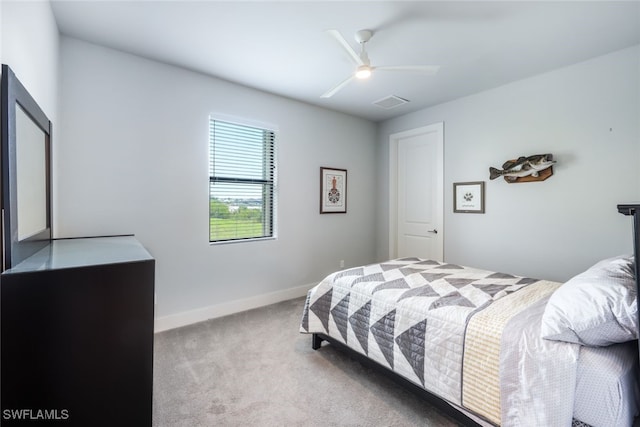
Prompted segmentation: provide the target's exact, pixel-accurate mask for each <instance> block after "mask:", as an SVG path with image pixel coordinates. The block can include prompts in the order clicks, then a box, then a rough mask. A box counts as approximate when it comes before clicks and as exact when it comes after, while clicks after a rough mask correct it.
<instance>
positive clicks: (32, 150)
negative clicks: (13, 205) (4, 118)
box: [16, 105, 47, 241]
mask: <svg viewBox="0 0 640 427" xmlns="http://www.w3.org/2000/svg"><path fill="white" fill-rule="evenodd" d="M16 141H17V143H16V186H17V194H16V197H17V199H18V241H23V240H25V239H28V238H29V237H32V236H35V235H37V234H38V233H40V232H42V231H43V230H45V229H46V228H47V215H46V214H47V177H46V171H47V166H46V161H47V158H46V150H45V144H46V134H45V133H44V132H43V131H42V130H41V129H40V128H39V127H38V126H37V125H36V124H35V123H34V122H33V121H32V120H31V119H30V118H29V116H27V114H26V113H25V112H24V111H23V110H22V107H20V106H19V105H18V108H16Z"/></svg>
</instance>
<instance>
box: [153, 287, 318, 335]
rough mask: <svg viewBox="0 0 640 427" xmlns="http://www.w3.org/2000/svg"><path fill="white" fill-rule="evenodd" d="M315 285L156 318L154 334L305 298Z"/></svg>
mask: <svg viewBox="0 0 640 427" xmlns="http://www.w3.org/2000/svg"><path fill="white" fill-rule="evenodd" d="M315 285H316V283H313V284H309V285H303V286H298V287H296V288H289V289H284V290H282V291H276V292H270V293H268V294H262V295H256V296H254V297H250V298H245V299H241V300H235V301H229V302H226V303H223V304H216V305H210V306H208V307H202V308H198V309H195V310H189V311H184V312H181V313H176V314H171V315H169V316H162V317H156V319H155V324H154V331H155V332H162V331H167V330H169V329H175V328H179V327H182V326H187V325H191V324H193V323H198V322H203V321H205V320H209V319H215V318H217V317H222V316H228V315H230V314H234V313H239V312H241V311H246V310H251V309H254V308H259V307H264V306H265V305H270V304H275V303H278V302H281V301H286V300H290V299H294V298H298V297H302V296H305V295H306V294H307V292H308V291H309V289H311V288H312V287H313V286H315Z"/></svg>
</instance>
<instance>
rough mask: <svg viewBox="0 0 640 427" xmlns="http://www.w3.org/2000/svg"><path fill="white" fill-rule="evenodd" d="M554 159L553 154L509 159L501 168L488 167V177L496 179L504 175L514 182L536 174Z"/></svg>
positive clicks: (549, 165)
mask: <svg viewBox="0 0 640 427" xmlns="http://www.w3.org/2000/svg"><path fill="white" fill-rule="evenodd" d="M555 162H556V161H555V160H553V154H535V155H533V156H528V157H524V156H523V157H519V158H518V159H516V160H509V161H507V162H505V163H504V164H503V165H502V170H500V169H496V168H494V167H490V168H489V179H496V178H498V177H499V176H504V179H506V180H507V181H509V182H514V181H515V180H517V179H518V178H522V177H525V176H534V177H536V176H538V174H539V173H540V171H543V170H545V169H547V168H549V167H551V166H553V164H554V163H555Z"/></svg>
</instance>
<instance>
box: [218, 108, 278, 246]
mask: <svg viewBox="0 0 640 427" xmlns="http://www.w3.org/2000/svg"><path fill="white" fill-rule="evenodd" d="M275 169H276V165H275V132H273V131H271V130H267V129H261V128H257V127H251V126H245V125H239V124H235V123H229V122H224V121H219V120H215V119H210V120H209V241H210V242H221V241H232V240H245V239H256V238H265V237H273V232H274V212H275V209H274V207H275V197H274V191H275V188H274V184H275V173H276V170H275Z"/></svg>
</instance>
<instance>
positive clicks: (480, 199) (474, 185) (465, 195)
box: [453, 181, 485, 214]
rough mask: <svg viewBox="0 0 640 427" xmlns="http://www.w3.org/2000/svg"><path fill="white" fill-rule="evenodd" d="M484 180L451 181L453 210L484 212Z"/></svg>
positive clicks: (457, 211)
mask: <svg viewBox="0 0 640 427" xmlns="http://www.w3.org/2000/svg"><path fill="white" fill-rule="evenodd" d="M484 209H485V208H484V181H474V182H454V183H453V212H455V213H481V214H483V213H484Z"/></svg>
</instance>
